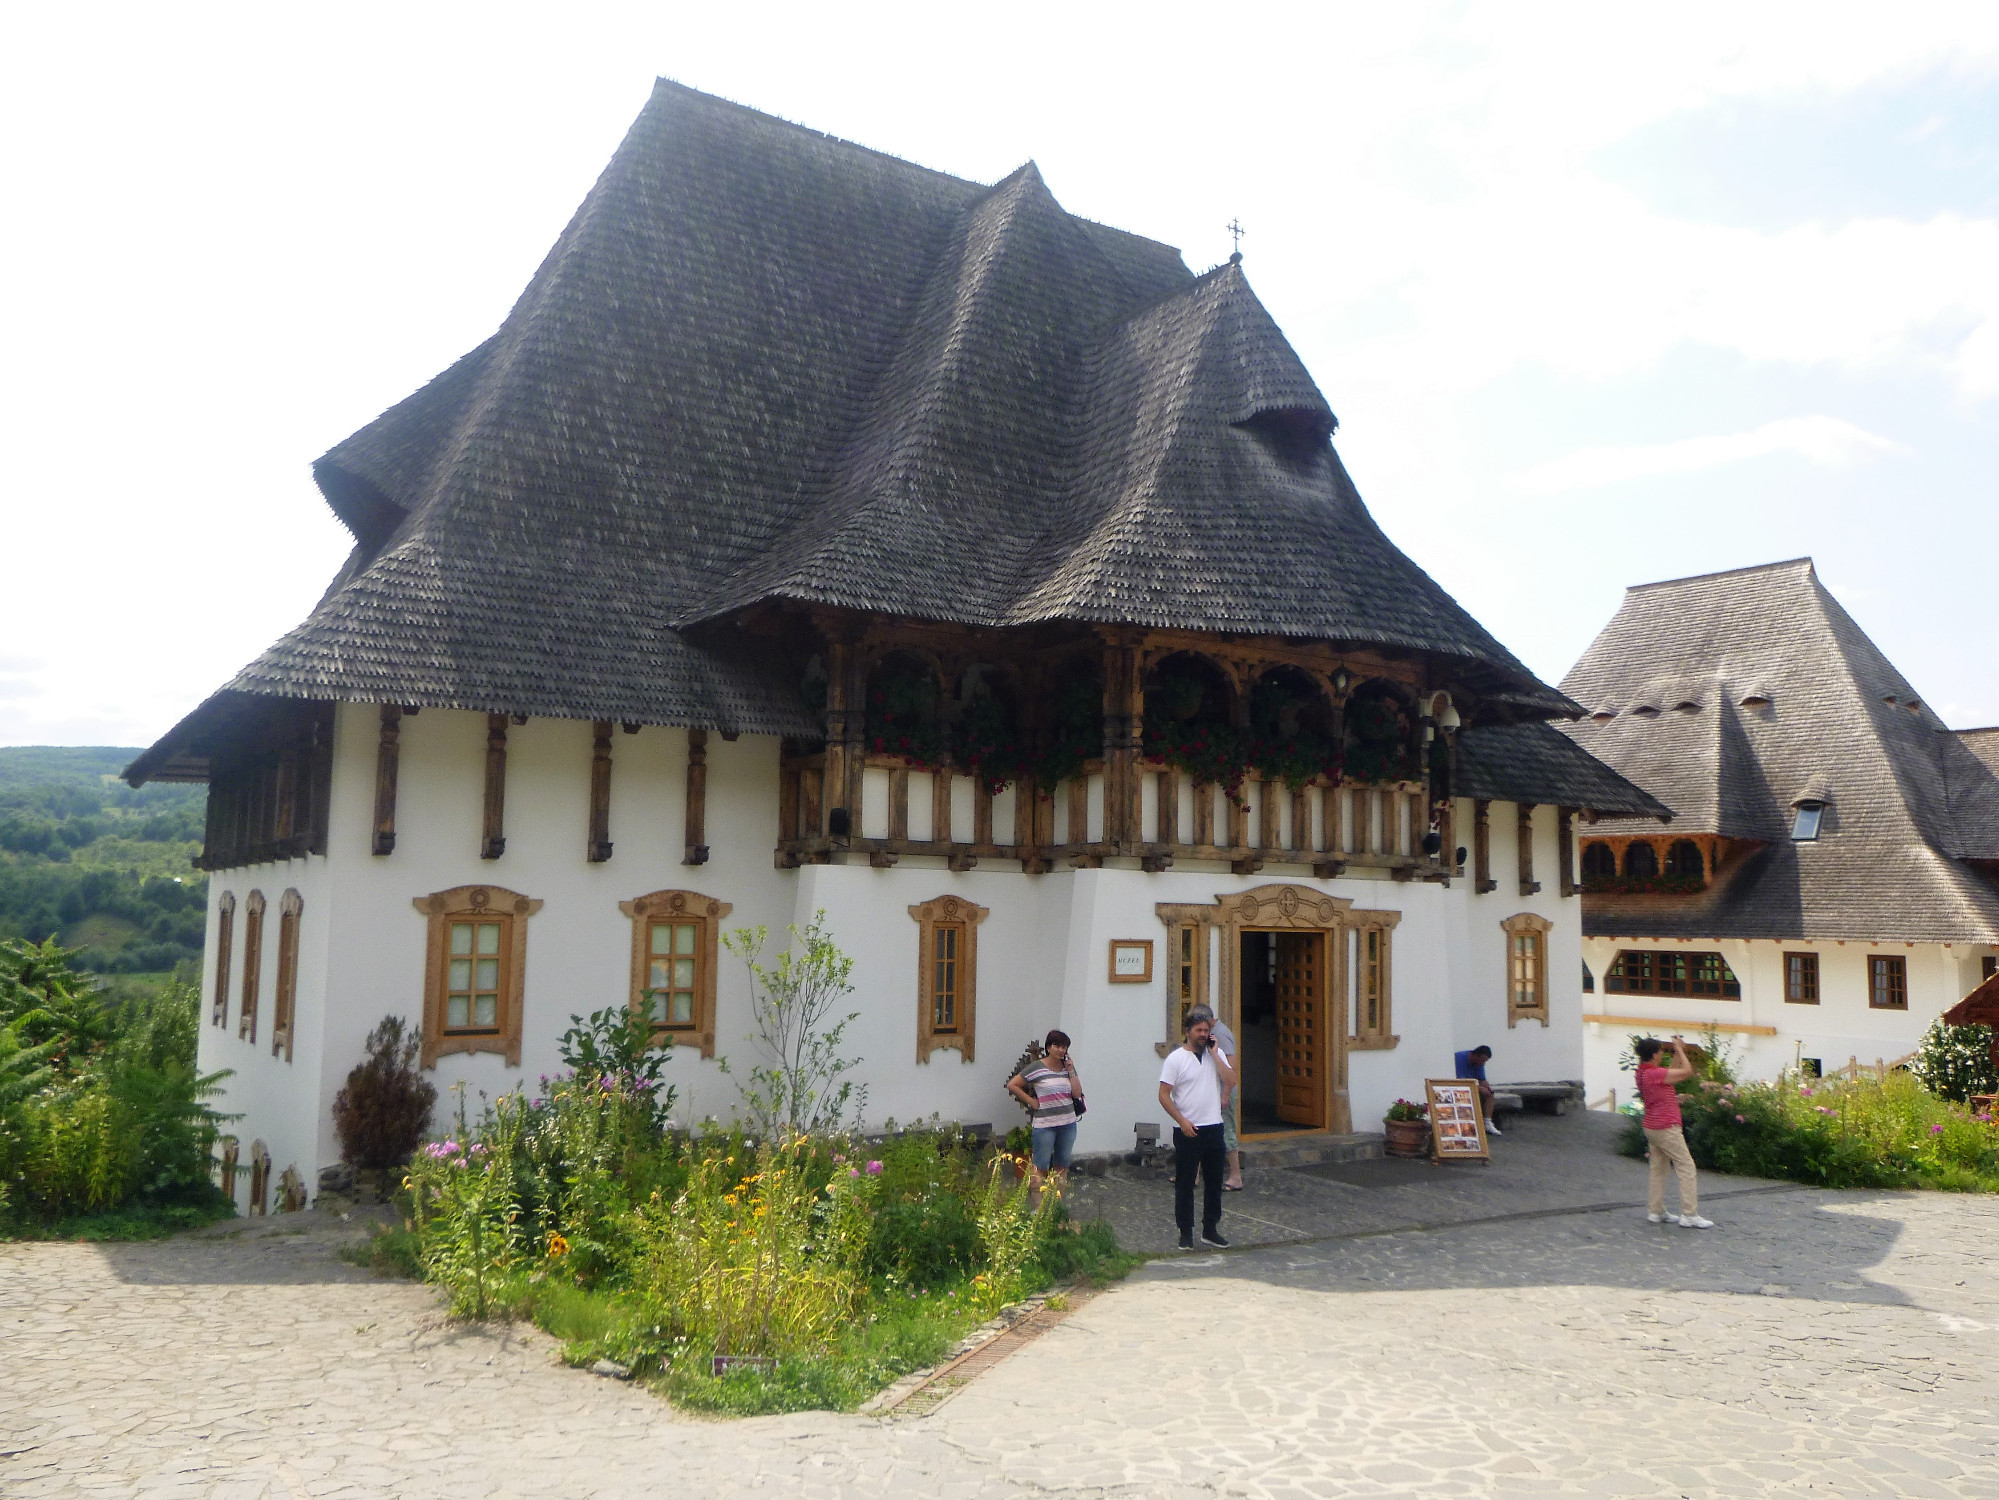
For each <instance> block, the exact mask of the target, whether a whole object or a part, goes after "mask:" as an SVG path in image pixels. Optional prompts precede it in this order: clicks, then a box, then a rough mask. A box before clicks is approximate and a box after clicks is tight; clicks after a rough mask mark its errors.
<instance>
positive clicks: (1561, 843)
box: [1555, 807, 1576, 896]
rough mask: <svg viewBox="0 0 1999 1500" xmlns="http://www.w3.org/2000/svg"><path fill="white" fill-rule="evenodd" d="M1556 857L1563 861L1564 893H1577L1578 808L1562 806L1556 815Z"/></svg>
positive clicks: (1566, 894) (1571, 894) (1570, 894)
mask: <svg viewBox="0 0 1999 1500" xmlns="http://www.w3.org/2000/svg"><path fill="white" fill-rule="evenodd" d="M1555 845H1556V848H1555V857H1556V858H1557V859H1559V860H1560V861H1561V862H1562V894H1563V895H1564V896H1573V895H1574V894H1575V893H1576V810H1575V809H1574V808H1573V807H1565V808H1562V809H1561V810H1560V811H1559V812H1558V813H1557V814H1556V816H1555Z"/></svg>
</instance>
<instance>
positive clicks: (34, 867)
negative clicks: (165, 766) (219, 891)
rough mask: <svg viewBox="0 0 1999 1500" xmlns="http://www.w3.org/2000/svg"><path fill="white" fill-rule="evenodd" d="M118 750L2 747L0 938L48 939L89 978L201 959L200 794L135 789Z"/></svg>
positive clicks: (202, 790) (199, 789) (129, 755)
mask: <svg viewBox="0 0 1999 1500" xmlns="http://www.w3.org/2000/svg"><path fill="white" fill-rule="evenodd" d="M138 753H139V752H138V751H137V750H135V749H129V748H125V747H122V746H116V745H21V746H10V747H0V937H26V938H31V939H33V940H34V941H36V942H39V941H41V940H42V939H43V938H46V937H54V938H57V939H58V940H59V941H61V942H62V943H63V944H64V945H65V946H68V947H72V948H82V949H83V950H84V954H83V957H82V958H81V959H80V960H79V962H80V963H81V964H82V966H83V967H85V968H89V969H94V970H96V971H98V972H99V973H106V974H115V973H155V972H159V971H162V970H167V969H171V968H173V967H174V966H175V965H176V964H178V963H180V962H181V961H183V960H185V959H192V958H199V956H200V954H201V942H202V935H203V924H204V913H205V911H206V908H207V902H208V879H207V877H206V876H204V875H203V874H202V873H201V872H200V871H198V870H196V869H195V868H194V864H193V860H194V856H195V855H196V854H198V853H200V852H201V832H202V823H203V820H204V818H205V816H206V809H207V803H208V788H207V787H205V786H178V785H163V784H154V785H149V786H144V787H140V788H138V789H137V790H134V789H133V788H131V787H129V786H126V785H125V784H124V783H123V782H121V781H120V780H118V773H119V772H120V771H122V770H123V769H124V768H125V767H126V766H128V765H130V764H131V762H132V759H133V758H134V757H135V756H136V755H138Z"/></svg>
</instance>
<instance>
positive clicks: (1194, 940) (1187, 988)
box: [1166, 921, 1212, 1037]
mask: <svg viewBox="0 0 1999 1500" xmlns="http://www.w3.org/2000/svg"><path fill="white" fill-rule="evenodd" d="M1166 932H1167V938H1166V941H1167V949H1166V952H1167V967H1168V969H1169V970H1170V977H1169V978H1168V980H1167V984H1166V1034H1167V1035H1168V1036H1170V1037H1177V1036H1179V1035H1180V1030H1181V1027H1180V1021H1181V1018H1182V1017H1183V1016H1185V1015H1186V1013H1187V1012H1188V1011H1190V1010H1192V1009H1193V1008H1194V1007H1195V1006H1197V1005H1210V1004H1212V1002H1211V1001H1210V1000H1209V998H1208V924H1207V923H1206V922H1185V921H1173V922H1168V923H1167V925H1166Z"/></svg>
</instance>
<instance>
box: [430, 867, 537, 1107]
mask: <svg viewBox="0 0 1999 1500" xmlns="http://www.w3.org/2000/svg"><path fill="white" fill-rule="evenodd" d="M410 904H411V905H412V906H413V907H415V908H416V910H417V912H418V914H419V915H421V916H422V917H423V918H424V920H425V921H426V922H427V923H428V924H429V940H428V943H427V945H426V950H425V954H424V985H423V1054H422V1057H421V1059H420V1062H421V1064H422V1066H424V1067H426V1068H434V1067H436V1066H437V1060H438V1058H440V1057H442V1056H444V1055H445V1054H446V1053H450V1052H497V1053H500V1054H501V1055H502V1056H504V1057H505V1058H506V1061H507V1066H508V1067H512V1068H517V1067H519V1066H520V1062H521V1009H522V999H523V992H524V986H525V980H526V975H527V945H528V918H529V917H531V916H533V915H534V914H535V913H536V912H538V911H540V910H541V906H542V904H541V902H539V901H537V900H535V899H533V898H532V897H529V896H523V895H521V894H520V893H519V892H517V891H508V890H502V889H501V888H500V887H498V886H494V885H460V886H454V887H452V888H451V889H450V890H448V891H436V892H434V893H432V894H431V895H428V896H418V897H417V898H416V899H415V900H413V901H412V902H411V903H410ZM454 924H456V925H460V926H464V927H467V928H470V929H472V931H471V934H470V941H469V945H468V944H465V943H461V946H466V947H467V950H468V951H466V952H463V953H459V954H456V955H454V954H453V952H452V929H453V926H454ZM490 927H496V928H497V929H498V933H497V940H495V939H492V938H485V939H482V938H481V936H480V932H479V929H481V928H490ZM482 947H483V948H488V949H490V951H486V952H481V951H479V950H480V949H481V948H482ZM454 956H455V957H456V958H457V959H458V960H459V961H460V962H463V963H468V964H470V965H471V966H472V970H471V972H470V974H469V975H468V976H467V977H468V978H469V980H470V985H471V987H469V988H468V987H461V988H462V989H464V991H465V993H467V994H468V995H469V994H475V993H476V986H477V985H478V982H479V980H480V978H481V977H482V976H481V975H480V974H479V973H478V971H477V965H478V963H479V961H480V960H481V959H491V960H494V961H496V963H497V972H496V974H495V975H494V976H493V978H494V980H495V983H494V986H493V988H492V989H491V990H490V991H486V993H489V994H491V995H493V996H494V997H495V1006H494V1013H493V1015H492V1016H491V1018H490V1024H488V1023H487V1020H486V1018H484V1017H481V1016H479V1015H477V1014H476V1013H475V1010H474V1008H473V1007H472V1006H468V1009H467V1013H466V1016H465V1017H464V1021H463V1024H461V1025H458V1026H451V1025H449V1024H448V1023H449V1020H450V1016H449V1001H450V997H451V994H452V989H453V985H452V979H453V975H452V968H451V965H452V960H453V958H454Z"/></svg>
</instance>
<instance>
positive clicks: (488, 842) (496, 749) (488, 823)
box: [479, 714, 507, 859]
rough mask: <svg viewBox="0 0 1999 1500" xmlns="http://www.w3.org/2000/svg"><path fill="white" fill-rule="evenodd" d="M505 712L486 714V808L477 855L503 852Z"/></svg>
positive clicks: (493, 855) (488, 856)
mask: <svg viewBox="0 0 1999 1500" xmlns="http://www.w3.org/2000/svg"><path fill="white" fill-rule="evenodd" d="M506 821H507V716H506V715H505V714H487V715H486V810H485V821H484V826H483V827H482V829H481V830H480V837H479V858H481V859H498V858H499V857H500V856H501V855H502V854H505V853H506V852H507V835H506Z"/></svg>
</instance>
